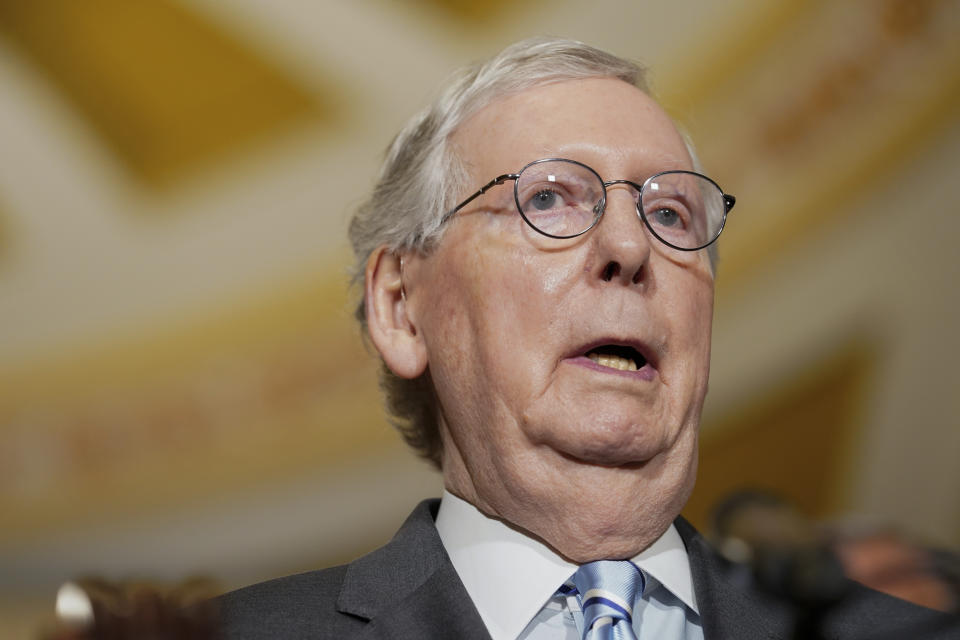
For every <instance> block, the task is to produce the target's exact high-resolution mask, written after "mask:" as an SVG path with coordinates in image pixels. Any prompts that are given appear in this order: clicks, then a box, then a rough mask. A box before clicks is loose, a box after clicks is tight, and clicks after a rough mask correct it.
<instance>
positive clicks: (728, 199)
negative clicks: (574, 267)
mask: <svg viewBox="0 0 960 640" xmlns="http://www.w3.org/2000/svg"><path fill="white" fill-rule="evenodd" d="M543 162H567V163H570V164H575V165H577V166H579V167H583V168H584V169H586V170H587V171H589V172H590V173H592V174H593V175H595V176H596V177H597V180H598V181H599V182H600V184H601V185H602V186H603V195H602V196H601V198H600V201H599V202H597V205H596V206H595V207H594V210H595V211H596V215H595V216H594V218H593V222H591V223H590V226H589V227H587V228H586V229H584V230H583V231H580V232H578V233H574V234H572V235H569V236H557V235H553V234H551V233H547V232H546V231H543V230H542V229H538V228H537V227H536V226H535V225H534V224H533V223H532V222H530V221H529V220H528V219H527V216H525V215H524V214H523V207H522V206H521V205H520V194H519V193H518V180H519V178H520V176H521V175H522V174H523V172H524V171H526V170H527V169H528V168H530V167H532V166H533V165H536V164H541V163H543ZM677 173H683V174H688V175H692V176H697V177H699V178H703V179H704V180H706V181H707V182H709V183H710V184H712V185H713V186H715V187H716V188H717V191H719V192H720V196H721V197H722V198H723V219H721V220H720V226H719V227H718V228H717V232H716V233H715V234H714V236H713V238H711V239H710V241H709V242H707V243H706V244H702V245H700V246H699V247H693V248H689V247H678V246H677V245H675V244H672V243H670V242H667V241H666V240H664V239H663V238H661V237H660V236H659V234H657V232H656V231H654V230H653V227H652V225H651V224H650V221H649V220H647V216H646V215H645V214H644V213H643V207H642V206H641V203H642V202H643V190H644V189H645V188H646V187H647V185H648V184H650V182H652V181H653V180H655V179H656V178H659V177H660V176H664V175H671V174H677ZM507 180H513V181H514V182H513V202H514V204H515V205H516V206H517V212H518V213H519V214H520V217H521V218H523V221H524V222H526V223H527V225H528V226H529V227H530V228H531V229H533V230H534V231H536V232H537V233H539V234H541V235H544V236H547V237H548V238H556V239H557V240H568V239H570V238H576V237H578V236H582V235H583V234H585V233H587V232H588V231H590V230H591V229H593V228H594V227H595V226H597V223H598V222H600V218H602V217H603V214H604V213H605V212H606V210H607V187H609V186H612V185H615V184H627V185H630V186H631V187H633V188H634V189H636V191H637V202H636V204H637V215H638V216H640V219H641V220H642V221H643V224H644V226H645V227H646V228H647V229H648V230H649V231H650V233H652V234H653V237H654V238H656V239H657V240H659V241H660V242H662V243H663V244H665V245H667V246H668V247H672V248H674V249H677V250H678V251H699V250H700V249H705V248H707V247H709V246H710V245H711V244H713V243H714V242H716V241H717V238H719V237H720V233H721V232H722V231H723V227H724V225H726V223H727V214H728V213H730V210H731V209H733V205H735V204H736V202H737V198H736V196H733V195H730V194H729V193H724V191H723V189H722V188H721V187H720V185H718V184H717V183H716V182H715V181H714V180H712V179H711V178H709V177H707V176H705V175H703V174H702V173H697V172H696V171H687V170H685V169H674V170H670V171H661V172H660V173H655V174H653V175H652V176H650V177H649V178H647V179H646V180H644V181H643V184H642V185H639V184H637V183H636V182H633V181H631V180H610V181H606V182H605V181H604V180H603V178H601V177H600V174H599V173H597V172H596V171H595V170H594V169H593V168H592V167H590V166H587V165H585V164H584V163H582V162H578V161H576V160H570V159H568V158H541V159H540V160H534V161H533V162H529V163H527V164H526V165H524V167H523V168H522V169H520V171H519V172H518V173H505V174H503V175H500V176H497V177H496V178H494V179H493V180H491V181H490V182H488V183H487V184H485V185H483V186H482V187H480V189H478V190H477V191H476V192H475V193H473V194H471V195H470V196H469V197H467V198H466V199H465V200H464V201H463V202H461V203H460V204H458V205H457V206H456V207H454V208H453V209H451V210H450V211H447V212H446V213H445V214H443V217H442V218H441V219H440V224H441V225H443V224H444V223H446V221H447V220H449V219H450V218H451V217H452V216H453V215H454V214H455V213H457V212H458V211H460V210H461V209H463V208H464V207H465V206H467V205H468V204H470V203H471V202H473V201H474V200H475V199H477V198H479V197H480V196H482V195H483V194H485V193H486V192H487V191H489V190H490V189H492V188H493V187H495V186H497V185H500V184H503V183H504V182H506V181H507Z"/></svg>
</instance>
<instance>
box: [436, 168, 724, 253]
mask: <svg viewBox="0 0 960 640" xmlns="http://www.w3.org/2000/svg"><path fill="white" fill-rule="evenodd" d="M507 180H513V181H514V182H513V197H514V201H515V203H516V205H517V210H518V211H519V212H520V215H521V216H522V217H523V219H524V221H525V222H526V223H527V224H528V225H530V227H531V228H533V230H534V231H537V232H538V233H541V234H543V235H545V236H548V237H550V238H558V239H565V238H575V237H577V236H580V235H583V234H584V233H586V232H587V231H590V229H592V228H593V227H595V226H596V225H597V223H598V222H599V221H600V218H601V217H602V216H603V212H604V210H605V209H606V203H607V187H610V186H612V185H616V184H625V185H629V186H631V187H633V189H634V190H635V191H636V192H637V214H638V215H639V216H640V219H641V220H643V222H644V224H645V225H646V226H647V228H648V229H649V230H650V233H652V234H653V236H654V237H655V238H656V239H657V240H659V241H660V242H662V243H664V244H665V245H667V246H669V247H673V248H674V249H679V250H681V251H696V250H698V249H703V248H704V247H707V246H709V245H710V244H711V243H713V242H714V241H715V240H716V239H717V237H719V235H720V232H721V231H723V225H724V223H725V222H726V219H727V214H728V213H729V212H730V210H731V209H732V208H733V205H734V203H735V202H736V201H737V199H736V198H735V197H733V196H732V195H730V194H726V193H724V192H723V190H722V189H721V188H720V185H718V184H717V183H716V182H714V181H713V180H711V179H710V178H708V177H707V176H704V175H701V174H699V173H696V172H694V171H663V172H660V173H658V174H655V175H652V176H650V177H649V178H647V179H646V180H645V181H644V183H643V184H642V185H639V184H637V183H636V182H631V181H630V180H610V181H608V182H604V181H603V179H602V178H601V177H600V174H598V173H597V172H596V171H594V170H593V169H591V168H590V167H588V166H587V165H585V164H583V163H582V162H577V161H576V160H566V159H563V158H544V159H543V160H534V161H533V162H531V163H530V164H528V165H526V166H525V167H523V169H521V170H520V172H519V173H506V174H504V175H502V176H498V177H496V178H494V179H493V180H491V181H490V182H488V183H487V184H485V185H484V186H483V187H481V188H480V190H479V191H477V192H476V193H474V194H473V195H471V196H470V197H469V198H467V199H466V200H464V201H463V202H461V203H460V204H458V205H457V206H456V207H454V208H453V209H451V210H450V211H448V212H447V213H446V214H444V216H443V218H442V219H441V221H440V223H441V224H443V223H444V222H446V221H447V220H448V219H450V217H451V216H453V215H454V214H455V213H457V212H458V211H460V210H461V209H463V208H464V207H465V206H467V205H468V204H469V203H470V202H472V201H473V200H474V199H475V198H477V197H479V196H480V195H482V194H484V193H486V192H487V190H488V189H490V188H492V187H494V186H496V185H498V184H503V183H504V182H506V181H507Z"/></svg>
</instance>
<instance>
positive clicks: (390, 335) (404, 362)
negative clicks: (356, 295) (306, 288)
mask: <svg viewBox="0 0 960 640" xmlns="http://www.w3.org/2000/svg"><path fill="white" fill-rule="evenodd" d="M402 260H403V259H402V257H401V256H400V255H399V254H397V253H393V252H391V251H388V250H387V248H386V247H379V248H378V249H377V250H376V251H374V252H373V253H372V254H371V256H370V259H369V260H367V269H366V276H365V282H364V304H365V305H366V314H367V330H368V331H369V333H370V339H371V340H372V341H373V344H374V346H375V347H376V348H377V351H379V352H380V356H381V357H382V358H383V361H384V363H385V364H386V365H387V367H388V368H389V369H390V370H391V371H392V372H393V373H395V374H396V375H398V376H400V377H401V378H416V377H418V376H420V375H421V374H422V373H423V372H424V371H425V370H426V368H427V352H426V346H425V345H424V343H423V336H422V335H421V334H420V332H419V331H418V329H417V324H416V322H415V319H414V315H413V313H412V309H411V306H410V302H409V301H408V300H407V296H406V293H405V291H404V282H403V262H402Z"/></svg>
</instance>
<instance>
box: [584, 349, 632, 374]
mask: <svg viewBox="0 0 960 640" xmlns="http://www.w3.org/2000/svg"><path fill="white" fill-rule="evenodd" d="M585 355H586V357H587V358H589V359H590V360H592V361H593V362H595V363H597V364H598V365H600V366H601V367H608V368H610V369H617V370H619V371H637V370H639V369H642V368H643V367H644V366H646V364H647V359H646V357H644V355H643V354H642V353H640V352H639V351H637V350H636V349H635V348H633V347H630V346H626V345H617V344H602V345H598V346H596V347H591V348H590V349H589V350H588V351H587V353H586V354H585Z"/></svg>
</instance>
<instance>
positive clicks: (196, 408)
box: [0, 269, 401, 540]
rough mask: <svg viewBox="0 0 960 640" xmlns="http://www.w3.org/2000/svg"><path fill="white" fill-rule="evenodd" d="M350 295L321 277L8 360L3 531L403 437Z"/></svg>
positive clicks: (103, 511) (19, 533) (209, 487)
mask: <svg viewBox="0 0 960 640" xmlns="http://www.w3.org/2000/svg"><path fill="white" fill-rule="evenodd" d="M331 271H334V272H335V271H336V270H333V269H331ZM345 294H346V292H345V286H344V284H343V283H342V281H341V280H340V278H339V277H338V278H337V279H336V280H335V281H334V280H332V279H331V280H323V279H320V280H318V281H315V282H312V283H310V284H309V286H307V287H305V288H297V289H296V290H292V291H287V292H283V293H277V294H275V296H276V297H275V298H274V299H273V301H272V304H266V305H264V306H256V307H254V308H251V309H248V310H246V311H244V310H243V309H237V308H234V309H232V310H231V311H230V312H229V313H226V314H225V315H224V317H217V318H212V319H210V320H209V321H208V322H207V323H204V324H203V325H202V326H195V327H194V328H192V329H189V330H173V331H171V332H170V333H169V335H167V336H155V337H154V338H153V339H150V340H147V339H141V340H140V341H138V342H137V343H134V344H131V345H122V344H113V345H111V346H110V347H109V348H104V347H102V346H100V347H97V346H93V347H91V348H90V349H89V350H88V352H86V353H77V354H73V356H72V357H69V358H64V359H63V360H61V361H59V362H56V363H48V364H36V365H35V366H33V367H32V368H30V367H22V366H21V367H17V368H16V369H15V370H12V371H9V370H8V371H4V372H0V389H2V390H3V392H2V393H0V443H2V446H0V540H14V539H19V538H21V537H23V536H29V535H32V534H34V533H36V532H38V531H43V530H49V529H52V528H56V527H58V526H61V525H62V524H63V523H66V522H70V523H72V524H76V523H79V522H84V521H90V520H97V519H99V518H105V517H110V516H116V515H117V514H118V513H127V512H129V511H133V512H136V511H137V510H138V509H141V510H142V509H149V508H155V507H156V506H158V505H162V504H186V503H189V502H190V500H191V499H193V498H195V497H196V496H197V495H203V496H209V495H211V494H216V493H217V492H218V491H223V490H226V489H228V488H229V489H233V490H235V489H237V488H239V487H243V486H246V485H247V484H249V483H255V482H261V481H263V480H264V479H266V478H270V477H289V475H290V474H296V473H298V472H305V471H309V470H311V469H316V468H317V467H318V465H321V466H322V465H325V464H326V465H331V464H335V463H336V462H337V461H338V460H340V459H342V458H343V456H345V455H347V454H353V455H355V454H356V453H357V452H358V451H361V450H363V451H367V452H376V451H382V450H384V449H386V448H389V447H399V446H401V445H400V441H399V436H397V435H396V434H395V433H394V432H393V431H392V429H390V427H389V426H388V425H387V424H386V422H385V420H384V419H383V412H382V409H381V402H380V400H379V397H378V394H377V391H376V376H375V373H374V366H375V365H374V361H373V359H372V358H370V357H369V355H368V354H366V353H365V352H364V349H363V347H362V345H361V340H360V337H359V332H358V329H357V328H356V325H355V323H354V321H353V319H352V318H351V317H350V316H349V314H348V313H347V311H346V307H347V303H346V295H345ZM278 317H280V318H282V320H279V321H278V320H277V318H278ZM266 451H269V455H264V452H266Z"/></svg>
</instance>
